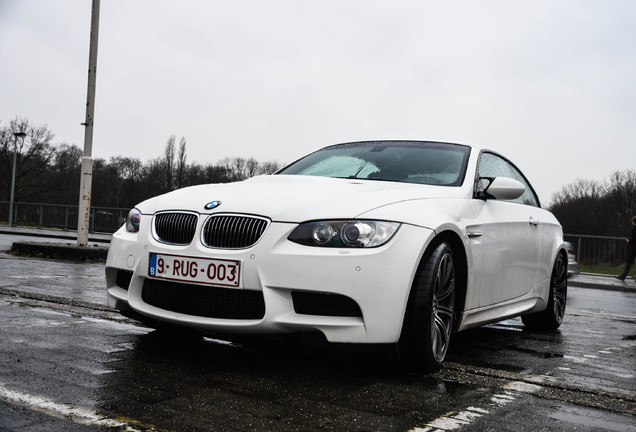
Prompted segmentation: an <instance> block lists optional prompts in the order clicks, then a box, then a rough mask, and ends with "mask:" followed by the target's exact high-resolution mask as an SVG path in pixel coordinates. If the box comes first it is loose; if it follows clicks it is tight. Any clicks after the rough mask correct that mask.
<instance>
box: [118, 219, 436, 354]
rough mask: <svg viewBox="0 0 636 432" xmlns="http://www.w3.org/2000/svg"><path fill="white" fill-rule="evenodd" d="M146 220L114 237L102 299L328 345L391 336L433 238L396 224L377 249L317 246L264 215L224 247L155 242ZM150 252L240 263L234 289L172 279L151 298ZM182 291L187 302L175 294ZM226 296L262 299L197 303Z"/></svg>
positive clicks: (179, 320)
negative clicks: (316, 335) (319, 338)
mask: <svg viewBox="0 0 636 432" xmlns="http://www.w3.org/2000/svg"><path fill="white" fill-rule="evenodd" d="M149 219H151V218H145V219H143V220H142V224H141V226H140V231H139V233H134V234H133V233H129V232H127V231H126V230H125V229H124V228H122V229H120V230H119V231H118V232H117V233H115V234H114V235H113V239H112V241H111V245H110V249H109V253H108V259H107V262H106V284H107V292H108V303H109V305H110V306H113V307H116V308H119V309H122V310H123V309H127V308H130V309H132V310H133V311H134V312H136V313H139V314H141V315H144V316H146V317H148V318H151V319H154V320H159V321H164V322H166V323H171V324H176V325H182V326H190V327H196V328H199V329H202V330H208V331H213V332H224V333H288V332H299V331H313V330H318V331H320V332H322V333H323V334H324V335H325V337H326V338H327V340H328V341H330V342H347V343H393V342H397V341H398V339H399V337H400V332H401V329H402V323H403V318H404V312H405V310H406V304H407V301H408V296H409V292H410V288H411V284H412V281H413V278H414V275H415V271H416V269H417V266H418V264H419V261H420V259H421V255H422V253H423V251H424V250H425V248H426V246H427V244H428V242H429V241H430V240H431V238H432V236H433V231H431V230H428V229H425V228H421V227H416V226H412V225H406V224H405V225H402V226H401V227H400V229H399V230H398V232H397V233H396V234H395V236H394V238H393V239H391V241H389V242H388V243H387V244H385V245H384V246H381V247H378V248H370V249H344V248H343V249H339V248H319V247H311V246H302V245H299V244H296V243H293V242H291V241H289V240H287V237H288V235H289V233H290V232H291V231H292V230H293V229H294V228H295V227H296V226H297V225H296V224H291V223H279V222H272V223H271V224H270V226H269V228H268V229H267V231H266V232H265V234H264V235H263V237H262V238H261V239H260V241H259V242H258V243H257V244H256V245H254V246H253V247H250V248H248V249H240V250H226V249H211V248H207V247H205V246H203V244H202V243H201V241H200V240H199V236H195V240H194V241H193V242H192V243H191V244H189V245H187V246H172V245H167V244H163V243H159V242H158V241H156V240H155V239H154V238H153V236H152V234H151V230H150V223H149V221H148V220H149ZM200 229H201V226H198V227H197V233H198V232H200ZM151 252H154V253H165V254H175V255H181V256H190V257H202V258H215V259H232V260H240V261H241V267H242V274H241V286H242V288H240V289H237V288H221V287H215V286H204V285H190V284H187V285H184V284H181V283H171V285H170V286H169V287H168V290H169V291H170V294H169V296H168V297H162V299H161V300H151V299H152V298H156V297H155V296H153V295H152V294H153V293H155V292H156V291H154V290H157V289H159V288H166V286H164V285H165V284H163V283H158V282H156V281H155V280H154V279H150V278H149V277H148V261H149V254H150V253H151ZM160 285H161V287H159V286H160ZM170 296H172V297H170ZM183 297H187V299H185V300H186V301H185V303H187V304H189V305H193V306H182V305H181V302H180V301H175V300H183ZM204 298H205V301H204ZM228 298H229V299H231V302H233V304H236V303H239V304H242V303H243V302H244V301H246V302H254V301H255V302H257V303H260V302H262V309H263V310H262V312H261V313H257V314H253V313H251V312H250V313H247V314H243V313H240V314H239V313H236V315H234V313H235V312H232V311H234V310H237V309H232V308H230V312H228V311H227V310H225V311H224V312H223V313H217V312H214V311H213V312H210V313H207V308H208V307H207V306H204V305H203V304H209V305H210V306H209V308H212V309H215V310H216V308H217V306H218V307H221V308H223V306H222V305H221V306H219V304H225V302H226V299H228ZM177 303H179V304H180V305H181V306H176V304H177ZM173 304H175V306H174V307H173V306H172V305H173ZM235 306H236V305H235ZM239 306H240V305H239ZM239 306H236V307H239ZM232 307H234V306H232ZM260 307H261V306H260V305H257V306H255V308H257V309H258V308H260ZM202 310H205V312H200V311H202Z"/></svg>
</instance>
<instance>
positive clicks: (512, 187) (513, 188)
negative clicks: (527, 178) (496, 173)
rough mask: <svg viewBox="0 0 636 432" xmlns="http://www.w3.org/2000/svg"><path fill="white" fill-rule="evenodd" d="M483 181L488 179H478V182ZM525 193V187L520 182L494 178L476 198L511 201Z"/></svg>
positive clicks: (505, 178)
mask: <svg viewBox="0 0 636 432" xmlns="http://www.w3.org/2000/svg"><path fill="white" fill-rule="evenodd" d="M483 180H488V179H480V182H481V181H483ZM525 191H526V187H525V186H524V185H523V183H521V182H520V181H517V180H515V179H511V178H507V177H495V178H494V179H492V181H491V182H490V184H489V185H488V186H486V187H485V188H484V189H483V190H482V191H478V192H477V197H478V198H482V199H488V198H494V199H498V200H513V199H517V198H519V197H520V196H521V195H523V193H524V192H525Z"/></svg>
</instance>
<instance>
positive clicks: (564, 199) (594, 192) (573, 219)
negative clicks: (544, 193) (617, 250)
mask: <svg viewBox="0 0 636 432" xmlns="http://www.w3.org/2000/svg"><path fill="white" fill-rule="evenodd" d="M550 211H552V213H554V215H555V216H556V217H557V219H558V220H559V222H561V225H563V231H564V232H565V233H568V234H581V235H599V236H619V237H620V236H626V235H627V234H629V233H630V232H631V228H632V227H631V224H630V222H631V218H632V217H633V216H636V171H635V170H631V169H628V170H624V171H615V172H614V173H612V174H611V175H610V177H609V178H608V179H605V180H602V181H595V180H585V179H577V180H576V181H575V182H573V183H571V184H568V185H566V186H563V187H562V189H561V191H560V192H557V193H555V194H554V195H553V196H552V203H551V205H550Z"/></svg>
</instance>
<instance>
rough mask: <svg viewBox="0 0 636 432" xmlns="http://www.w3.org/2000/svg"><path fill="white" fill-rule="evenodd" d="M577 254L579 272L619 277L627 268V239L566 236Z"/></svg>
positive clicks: (578, 235) (577, 235)
mask: <svg viewBox="0 0 636 432" xmlns="http://www.w3.org/2000/svg"><path fill="white" fill-rule="evenodd" d="M563 237H564V239H565V241H569V242H570V243H571V244H572V246H573V248H574V252H575V253H576V258H577V261H578V263H579V271H581V272H584V273H602V274H614V275H618V274H620V273H622V271H623V269H624V268H625V267H624V265H625V261H626V259H627V247H626V245H627V243H626V242H625V237H606V236H592V235H580V234H565V235H564V236H563Z"/></svg>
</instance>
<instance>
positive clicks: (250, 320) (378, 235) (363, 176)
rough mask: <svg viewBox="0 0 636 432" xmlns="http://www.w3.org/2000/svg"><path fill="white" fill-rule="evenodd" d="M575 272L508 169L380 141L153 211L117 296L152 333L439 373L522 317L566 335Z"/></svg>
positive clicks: (113, 270) (181, 196) (481, 153)
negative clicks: (296, 349)
mask: <svg viewBox="0 0 636 432" xmlns="http://www.w3.org/2000/svg"><path fill="white" fill-rule="evenodd" d="M567 263H568V259H567V251H566V248H565V244H564V241H563V233H562V229H561V226H560V224H559V223H558V221H557V220H556V219H555V217H554V216H553V215H552V214H551V213H550V212H548V211H546V210H544V209H542V208H541V206H540V204H539V200H538V198H537V195H536V194H535V192H534V190H533V189H532V187H531V186H530V184H529V182H528V181H527V179H526V178H525V177H524V175H523V174H522V173H521V172H520V171H519V169H517V167H516V166H515V165H514V164H513V163H511V162H510V161H509V160H507V159H506V158H504V157H503V156H501V155H499V154H497V153H495V152H492V151H489V150H486V149H482V148H479V147H475V146H470V145H460V144H450V143H440V142H425V141H369V142H353V143H346V144H338V145H333V146H330V147H326V148H323V149H321V150H318V151H316V152H314V153H312V154H310V155H308V156H306V157H304V158H302V159H299V160H298V161H296V162H294V163H292V164H291V165H289V166H287V167H286V168H283V169H281V170H280V171H278V172H277V173H275V174H272V175H266V176H259V177H254V178H251V179H249V180H245V181H241V182H236V183H226V184H206V185H199V186H192V187H188V188H185V189H181V190H176V191H173V192H170V193H167V194H164V195H161V196H157V197H155V198H152V199H149V200H147V201H144V202H142V203H140V204H138V205H137V206H136V207H135V208H133V209H132V210H131V211H130V213H129V215H128V220H127V222H126V224H125V226H123V227H121V229H119V231H117V232H116V233H115V234H114V235H113V239H112V242H111V245H110V250H109V253H108V259H107V263H106V283H107V291H108V303H109V305H111V306H113V307H115V308H117V309H119V310H120V311H121V313H122V314H124V315H126V316H129V317H133V318H136V319H138V320H140V321H142V322H144V323H146V324H149V325H152V326H157V327H161V326H169V327H171V328H175V329H179V328H182V329H185V328H187V327H190V328H194V329H197V330H200V331H202V332H210V333H217V334H218V333H222V334H232V333H234V334H239V333H249V334H274V333H291V332H305V331H318V332H321V333H322V334H323V335H324V337H325V338H326V339H327V340H328V341H329V342H334V343H363V344H386V346H387V347H390V350H391V351H392V352H394V353H395V354H396V358H397V359H398V360H399V362H400V363H401V365H403V366H404V367H406V368H408V369H414V370H423V371H431V370H435V369H437V368H439V367H440V365H441V363H442V361H443V360H444V357H445V356H446V353H447V351H448V347H449V343H450V340H451V335H452V334H453V333H454V332H459V331H462V330H466V329H469V328H471V327H475V326H479V325H483V324H487V323H492V322H495V321H499V320H502V319H506V318H510V317H514V316H521V317H522V320H523V322H524V324H525V325H526V326H530V327H532V328H534V329H546V330H549V329H555V328H557V327H559V325H560V324H561V322H562V320H563V316H564V313H565V305H566V298H567Z"/></svg>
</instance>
